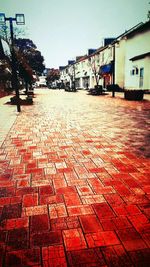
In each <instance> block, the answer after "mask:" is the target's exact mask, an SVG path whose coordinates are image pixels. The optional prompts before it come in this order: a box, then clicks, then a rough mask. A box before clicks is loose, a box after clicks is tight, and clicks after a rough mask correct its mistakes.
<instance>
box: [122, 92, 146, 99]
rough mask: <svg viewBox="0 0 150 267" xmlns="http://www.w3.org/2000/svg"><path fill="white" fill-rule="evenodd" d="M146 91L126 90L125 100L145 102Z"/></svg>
mask: <svg viewBox="0 0 150 267" xmlns="http://www.w3.org/2000/svg"><path fill="white" fill-rule="evenodd" d="M143 96H144V90H125V91H124V98H125V99H127V100H137V101H141V100H143Z"/></svg>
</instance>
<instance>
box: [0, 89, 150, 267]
mask: <svg viewBox="0 0 150 267" xmlns="http://www.w3.org/2000/svg"><path fill="white" fill-rule="evenodd" d="M5 109H6V106H5ZM7 109H9V114H10V111H12V112H14V107H13V106H7ZM1 111H2V112H3V109H2V108H1ZM149 111H150V101H148V100H144V101H142V102H135V101H132V102H130V101H126V100H124V99H122V98H120V97H116V98H112V97H111V96H109V95H106V96H89V95H87V93H86V92H85V91H79V92H77V93H68V92H64V91H63V90H59V91H57V90H43V91H42V90H36V96H35V98H34V105H32V106H23V107H22V112H21V113H20V114H19V115H15V119H14V117H13V120H12V122H11V123H10V125H9V127H8V133H7V134H6V135H5V138H3V141H2V142H1V147H0V267H29V266H32V267H57V266H61V267H67V266H68V267H74V266H75V267H81V266H82V267H88V266H89V267H96V266H101V267H109V266H114V267H116V266H117V267H125V266H129V267H132V266H133V267H136V266H137V267H147V266H150V250H149V248H150V183H149V181H150V160H149V155H150V139H149V135H150V132H149V124H150V116H149V114H150V113H149ZM8 119H9V118H8ZM10 126H11V127H10ZM0 131H2V130H0Z"/></svg>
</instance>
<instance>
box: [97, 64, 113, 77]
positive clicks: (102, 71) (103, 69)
mask: <svg viewBox="0 0 150 267" xmlns="http://www.w3.org/2000/svg"><path fill="white" fill-rule="evenodd" d="M112 70H113V66H112V64H107V65H103V66H101V67H100V74H102V75H103V74H108V73H112Z"/></svg>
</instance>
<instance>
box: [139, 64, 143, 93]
mask: <svg viewBox="0 0 150 267" xmlns="http://www.w3.org/2000/svg"><path fill="white" fill-rule="evenodd" d="M143 80H144V68H140V81H139V87H140V88H142V87H143Z"/></svg>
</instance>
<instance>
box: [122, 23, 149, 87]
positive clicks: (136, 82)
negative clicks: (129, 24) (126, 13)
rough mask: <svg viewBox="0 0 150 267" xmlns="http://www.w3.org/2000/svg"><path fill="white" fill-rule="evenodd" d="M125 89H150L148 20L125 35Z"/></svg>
mask: <svg viewBox="0 0 150 267" xmlns="http://www.w3.org/2000/svg"><path fill="white" fill-rule="evenodd" d="M124 76H125V89H144V90H147V89H149V90H150V21H148V22H146V23H144V24H142V25H141V26H139V27H138V28H136V29H135V30H133V31H132V32H129V33H128V34H127V35H126V51H125V73H124Z"/></svg>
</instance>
